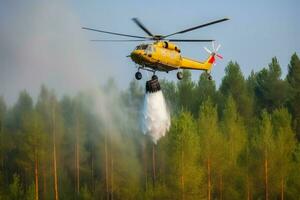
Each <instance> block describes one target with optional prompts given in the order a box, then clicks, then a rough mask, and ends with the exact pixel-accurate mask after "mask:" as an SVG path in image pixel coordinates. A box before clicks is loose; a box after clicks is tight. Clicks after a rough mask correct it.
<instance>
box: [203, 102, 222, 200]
mask: <svg viewBox="0 0 300 200" xmlns="http://www.w3.org/2000/svg"><path fill="white" fill-rule="evenodd" d="M198 130H199V135H200V146H201V147H202V148H201V157H200V158H201V161H202V165H203V166H205V169H206V170H205V173H206V183H207V184H206V185H207V186H206V190H207V199H208V200H211V199H213V198H214V197H213V196H212V189H213V183H212V175H213V173H215V172H216V171H218V166H217V165H218V164H219V163H218V164H216V163H217V162H216V161H217V160H220V159H219V158H220V152H221V151H222V150H223V149H220V148H219V147H222V145H221V144H222V142H223V141H222V135H221V132H220V130H219V126H218V115H217V108H216V107H215V106H214V105H213V104H212V102H211V100H210V99H208V100H207V101H205V102H204V103H203V104H202V105H201V107H200V111H199V119H198ZM213 167H214V168H213Z"/></svg>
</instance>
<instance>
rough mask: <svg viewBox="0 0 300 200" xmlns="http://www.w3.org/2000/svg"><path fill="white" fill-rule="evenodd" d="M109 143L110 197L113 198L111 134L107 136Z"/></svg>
mask: <svg viewBox="0 0 300 200" xmlns="http://www.w3.org/2000/svg"><path fill="white" fill-rule="evenodd" d="M109 144H110V199H111V200H113V199H114V174H113V173H114V160H113V149H112V148H113V147H112V146H113V145H112V135H111V134H110V137H109Z"/></svg>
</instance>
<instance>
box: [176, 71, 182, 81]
mask: <svg viewBox="0 0 300 200" xmlns="http://www.w3.org/2000/svg"><path fill="white" fill-rule="evenodd" d="M176 75H177V79H178V80H181V79H182V78H183V73H182V72H181V71H179V72H177V74H176Z"/></svg>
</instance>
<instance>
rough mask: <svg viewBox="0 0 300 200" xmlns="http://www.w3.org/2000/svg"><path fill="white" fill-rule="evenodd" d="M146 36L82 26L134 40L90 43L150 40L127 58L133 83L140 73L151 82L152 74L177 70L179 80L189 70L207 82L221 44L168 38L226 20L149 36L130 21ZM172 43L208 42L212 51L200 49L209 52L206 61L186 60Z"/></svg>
mask: <svg viewBox="0 0 300 200" xmlns="http://www.w3.org/2000/svg"><path fill="white" fill-rule="evenodd" d="M132 20H133V21H134V22H135V23H136V24H137V25H138V26H139V27H140V28H141V29H142V30H143V31H144V32H145V33H147V35H148V36H136V35H129V34H123V33H116V32H110V31H103V30H98V29H93V28H88V27H82V28H83V29H85V30H90V31H96V32H100V33H106V34H111V35H118V36H124V37H130V38H136V39H130V40H91V41H97V42H144V41H152V43H149V44H140V45H138V46H137V47H136V48H135V49H134V50H133V51H132V52H131V54H130V55H129V56H128V57H131V59H132V60H133V61H134V62H135V63H136V64H137V66H138V71H137V72H136V74H135V78H136V79H137V80H140V79H142V73H141V72H140V70H147V71H151V72H153V76H152V79H157V78H158V77H157V76H156V75H155V72H156V71H164V72H167V73H168V72H169V71H172V70H178V72H177V78H178V79H179V80H181V79H182V78H183V74H182V71H181V69H191V70H204V71H205V72H206V74H207V77H208V79H209V80H211V79H212V77H211V75H210V70H211V68H212V66H213V65H214V63H215V60H216V59H215V57H218V58H221V59H222V56H221V55H219V54H217V51H218V50H219V48H220V46H221V45H218V46H217V47H216V48H215V45H214V42H213V41H214V40H199V39H169V37H170V36H174V35H178V34H182V33H186V32H189V31H193V30H196V29H199V28H203V27H206V26H209V25H212V24H216V23H220V22H223V21H227V20H229V19H228V18H223V19H219V20H215V21H212V22H208V23H205V24H202V25H198V26H195V27H192V28H188V29H185V30H182V31H178V32H175V33H172V34H168V35H153V34H152V33H151V32H150V31H149V30H148V29H147V28H146V27H145V26H144V25H143V24H142V23H141V22H140V20H138V19H137V18H133V19H132ZM172 42H212V50H209V49H208V48H206V47H204V49H205V50H206V51H207V52H208V53H209V57H208V58H207V60H206V61H203V62H201V61H196V60H193V59H190V58H186V57H182V56H181V54H180V52H181V51H180V48H179V47H178V46H177V45H175V44H174V43H172Z"/></svg>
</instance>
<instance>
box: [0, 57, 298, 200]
mask: <svg viewBox="0 0 300 200" xmlns="http://www.w3.org/2000/svg"><path fill="white" fill-rule="evenodd" d="M299 63H300V61H299V58H298V56H297V55H296V54H294V55H293V56H292V57H291V62H290V64H289V66H288V67H289V68H288V75H287V77H286V79H282V77H281V76H282V75H281V69H280V66H279V62H278V60H277V59H276V58H273V59H272V61H271V63H270V64H269V66H268V68H265V69H262V70H261V71H258V72H251V74H250V75H249V77H247V78H244V76H243V74H242V72H241V69H240V66H239V64H238V63H236V62H230V63H228V66H227V67H226V70H225V76H224V78H223V80H222V83H221V85H220V87H219V89H217V88H216V85H215V82H214V81H209V80H207V77H206V75H205V74H204V73H203V74H201V76H200V77H199V80H198V81H197V82H195V81H193V80H192V77H191V72H190V71H184V79H183V80H182V81H180V82H174V81H167V80H163V81H161V82H160V83H161V86H162V90H163V93H164V96H165V98H166V101H167V104H168V105H169V108H170V111H171V116H172V125H171V128H170V130H169V132H168V133H167V135H166V136H165V137H163V138H162V139H160V140H159V141H158V143H157V145H153V144H152V142H151V141H150V140H149V138H147V137H146V136H144V135H143V134H142V133H141V131H140V128H139V120H140V108H141V107H142V105H143V97H144V89H143V87H142V86H141V85H140V84H139V83H138V82H137V81H132V82H131V83H130V85H129V88H128V89H126V90H124V91H119V90H118V88H117V86H116V84H115V82H114V81H113V80H112V79H111V80H109V81H108V82H107V84H105V86H104V87H101V88H102V89H104V90H105V95H102V93H101V90H100V92H99V91H96V92H95V93H96V94H90V93H87V92H80V93H79V94H77V95H75V96H64V97H63V98H61V99H58V98H57V96H56V95H55V93H54V91H53V90H49V89H48V88H47V87H45V86H42V87H41V91H40V94H39V96H38V98H37V101H33V100H32V98H31V97H30V95H29V94H28V93H27V92H26V91H22V92H21V93H20V95H19V98H18V100H17V102H16V103H15V104H12V103H11V102H10V103H9V104H6V102H5V101H4V99H3V98H2V97H0V199H34V198H35V194H36V191H35V190H36V187H35V184H38V194H39V199H46V200H47V199H54V170H53V169H54V161H53V160H54V155H56V169H57V178H58V180H57V183H58V192H59V194H58V195H59V198H60V199H107V198H110V199H206V198H207V197H208V194H209V193H208V191H210V194H211V199H264V198H265V194H266V190H268V194H269V199H280V197H281V196H284V198H285V199H298V198H299V195H300V193H299V191H300V143H299V138H300V137H299V133H300V132H299V130H300V129H299V127H300V105H299V102H300V64H299ZM98 92H99V94H98ZM92 95H96V96H97V95H98V97H99V96H100V97H101V98H93V96H92ZM103 103H105V104H104V105H105V107H104V106H103V105H102V104H103ZM99 104H100V106H99ZM101 105H102V107H101ZM99 112H101V113H102V115H101V116H99V115H98V114H99ZM297 138H298V140H297ZM54 144H55V150H56V154H54ZM152 148H154V152H155V153H154V154H152V153H153V152H152V150H153V149H152ZM153 155H154V156H153ZM153 161H154V163H153ZM154 170H155V171H154ZM266 171H267V173H266ZM154 172H155V173H154ZM266 180H267V185H268V186H266ZM209 188H210V190H209Z"/></svg>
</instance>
